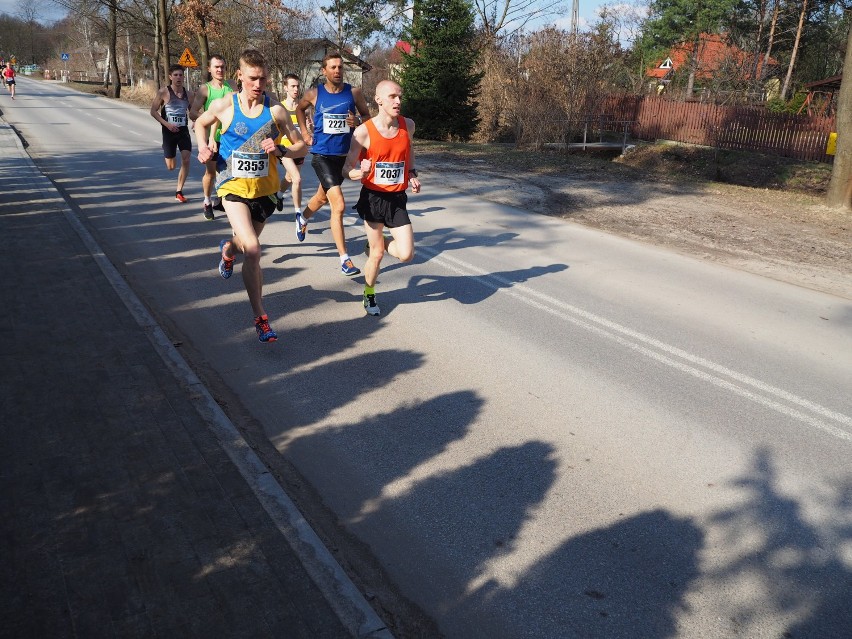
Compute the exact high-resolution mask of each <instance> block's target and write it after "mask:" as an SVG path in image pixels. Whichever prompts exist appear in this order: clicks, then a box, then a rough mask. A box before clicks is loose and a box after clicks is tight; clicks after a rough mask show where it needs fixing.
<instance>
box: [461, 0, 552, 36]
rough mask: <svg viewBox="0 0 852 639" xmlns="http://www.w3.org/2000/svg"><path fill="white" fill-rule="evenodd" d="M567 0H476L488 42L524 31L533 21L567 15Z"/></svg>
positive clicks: (474, 5) (475, 8)
mask: <svg viewBox="0 0 852 639" xmlns="http://www.w3.org/2000/svg"><path fill="white" fill-rule="evenodd" d="M566 5H567V3H566V2H565V0H474V3H473V7H474V10H475V11H476V15H477V16H478V17H479V21H480V23H481V24H480V25H479V26H480V28H481V29H482V34H483V36H484V38H485V39H486V40H487V41H492V42H493V41H495V40H497V39H498V38H500V37H502V36H505V35H509V34H511V33H515V32H517V31H520V30H521V29H524V28H525V27H526V25H527V24H529V22H530V21H531V20H537V19H540V18H543V17H546V16H551V15H557V14H563V13H565V7H566Z"/></svg>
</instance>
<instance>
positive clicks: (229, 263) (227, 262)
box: [219, 240, 234, 280]
mask: <svg viewBox="0 0 852 639" xmlns="http://www.w3.org/2000/svg"><path fill="white" fill-rule="evenodd" d="M230 243H231V240H222V241H221V242H219V253H220V254H221V255H222V259H221V260H219V275H221V276H222V279H224V280H226V279H228V278H229V277H231V275H233V274H234V258H233V257H232V258H230V259H228V258H227V257H225V245H226V244H230Z"/></svg>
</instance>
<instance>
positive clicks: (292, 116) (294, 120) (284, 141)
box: [277, 102, 302, 146]
mask: <svg viewBox="0 0 852 639" xmlns="http://www.w3.org/2000/svg"><path fill="white" fill-rule="evenodd" d="M281 106H282V107H284V110H285V111H286V112H287V117H289V118H290V122H292V123H293V126H294V127H296V130H297V131H298V132H299V133H301V132H302V130H301V129H300V128H299V118H297V117H296V109H293V110H292V111H291V110H290V109H288V108H287V105H286V104H284V103H283V102H282V103H281ZM277 144H283V145H284V146H293V143H292V142H290V138H288V137H287V134H286V133H283V132H282V133H281V139H280V140H278V142H277Z"/></svg>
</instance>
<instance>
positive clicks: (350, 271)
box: [340, 260, 361, 277]
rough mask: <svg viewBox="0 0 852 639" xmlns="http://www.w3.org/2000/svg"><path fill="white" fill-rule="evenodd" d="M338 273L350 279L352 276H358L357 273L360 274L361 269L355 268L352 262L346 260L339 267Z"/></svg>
mask: <svg viewBox="0 0 852 639" xmlns="http://www.w3.org/2000/svg"><path fill="white" fill-rule="evenodd" d="M340 272H341V273H343V274H344V275H345V276H346V277H352V276H353V275H358V273H360V272H361V269H360V268H358V267H357V266H355V264H353V263H352V260H346V261H345V262H344V263H343V264H341V265H340Z"/></svg>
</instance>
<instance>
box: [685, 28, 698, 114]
mask: <svg viewBox="0 0 852 639" xmlns="http://www.w3.org/2000/svg"><path fill="white" fill-rule="evenodd" d="M700 49H701V33H700V32H699V33H696V34H695V41H694V42H693V43H692V54H691V55H690V56H689V78H687V81H686V99H687V100H688V99H689V98H691V97H692V92H693V89H694V88H695V73H696V72H697V71H698V65H699V61H700V56H701V51H700Z"/></svg>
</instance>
